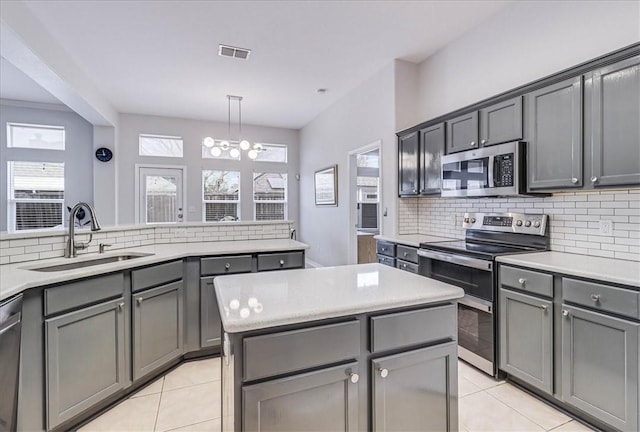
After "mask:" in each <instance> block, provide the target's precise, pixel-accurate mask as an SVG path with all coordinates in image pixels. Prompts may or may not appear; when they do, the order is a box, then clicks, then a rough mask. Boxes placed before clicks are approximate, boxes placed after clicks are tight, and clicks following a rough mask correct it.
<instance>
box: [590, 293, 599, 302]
mask: <svg viewBox="0 0 640 432" xmlns="http://www.w3.org/2000/svg"><path fill="white" fill-rule="evenodd" d="M591 300H593V301H594V302H596V303H598V302H599V301H600V294H591Z"/></svg>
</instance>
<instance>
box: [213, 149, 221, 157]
mask: <svg viewBox="0 0 640 432" xmlns="http://www.w3.org/2000/svg"><path fill="white" fill-rule="evenodd" d="M221 154H222V149H220V147H213V148H212V149H211V156H213V157H219V156H220V155H221Z"/></svg>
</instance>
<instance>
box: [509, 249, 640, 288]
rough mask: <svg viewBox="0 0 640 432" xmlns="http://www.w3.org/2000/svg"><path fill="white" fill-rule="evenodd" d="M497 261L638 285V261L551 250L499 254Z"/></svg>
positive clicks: (639, 269)
mask: <svg viewBox="0 0 640 432" xmlns="http://www.w3.org/2000/svg"><path fill="white" fill-rule="evenodd" d="M497 260H498V262H501V263H505V264H515V265H519V266H523V267H530V268H532V269H535V270H546V271H550V272H556V273H562V274H565V275H570V276H580V277H583V278H588V279H596V280H600V281H604V282H612V283H619V284H623V285H631V286H634V287H640V262H637V261H626V260H620V259H613V258H600V257H594V256H587V255H577V254H571V253H565V252H553V251H552V252H537V253H530V254H520V255H507V256H500V257H498V258H497Z"/></svg>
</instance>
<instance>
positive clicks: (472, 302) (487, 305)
mask: <svg viewBox="0 0 640 432" xmlns="http://www.w3.org/2000/svg"><path fill="white" fill-rule="evenodd" d="M458 303H460V304H463V305H465V306H469V307H471V308H474V309H478V310H481V311H482V312H487V313H490V314H492V313H493V305H492V304H491V302H488V301H486V300H482V299H479V298H477V297H473V296H470V295H465V296H464V297H462V298H459V299H458Z"/></svg>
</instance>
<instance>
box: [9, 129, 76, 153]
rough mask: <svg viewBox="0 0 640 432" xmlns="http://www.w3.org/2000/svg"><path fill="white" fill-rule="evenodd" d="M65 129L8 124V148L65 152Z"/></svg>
mask: <svg viewBox="0 0 640 432" xmlns="http://www.w3.org/2000/svg"><path fill="white" fill-rule="evenodd" d="M64 140H65V136H64V127H62V126H46V125H34V124H23V123H7V147H19V148H28V149H43V150H64V143H65V141H64Z"/></svg>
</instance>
